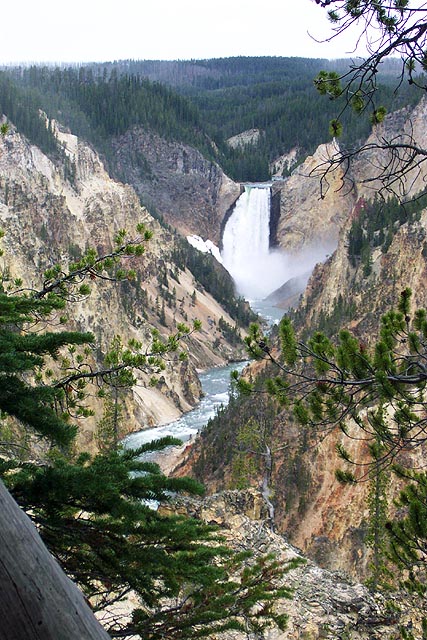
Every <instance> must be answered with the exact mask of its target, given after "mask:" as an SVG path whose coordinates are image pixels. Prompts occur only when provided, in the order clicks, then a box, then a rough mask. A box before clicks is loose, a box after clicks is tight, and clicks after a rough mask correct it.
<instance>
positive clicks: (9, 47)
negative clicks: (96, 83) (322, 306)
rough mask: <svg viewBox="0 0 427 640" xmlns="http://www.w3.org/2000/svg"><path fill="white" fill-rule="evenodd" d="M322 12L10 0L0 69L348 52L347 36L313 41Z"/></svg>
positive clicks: (148, 1) (301, 5)
mask: <svg viewBox="0 0 427 640" xmlns="http://www.w3.org/2000/svg"><path fill="white" fill-rule="evenodd" d="M325 14H326V12H325V10H324V9H321V8H319V7H318V6H317V5H316V4H315V2H314V1H313V0H269V1H268V2H266V1H265V0H264V2H260V1H259V0H257V1H255V0H211V1H210V2H206V1H205V0H120V2H118V1H117V0H71V1H67V2H64V1H63V0H39V1H35V0H14V1H12V2H11V3H8V5H7V7H6V8H5V9H4V11H3V13H2V35H1V38H0V64H4V63H10V62H79V61H86V62H89V61H90V62H93V61H111V60H119V59H129V58H131V59H140V60H142V59H145V60H175V59H180V60H188V59H198V58H218V57H227V56H239V55H242V56H303V57H311V58H313V57H316V58H327V57H329V58H336V57H344V56H347V55H351V54H352V49H353V44H354V41H353V40H351V39H348V40H347V41H345V42H344V41H343V40H342V39H337V40H336V41H335V42H334V43H331V44H319V43H317V42H315V41H314V40H313V37H315V38H317V39H322V38H324V37H326V35H327V34H330V33H331V31H330V26H329V23H328V21H327V19H326V17H325ZM310 34H311V36H313V37H310Z"/></svg>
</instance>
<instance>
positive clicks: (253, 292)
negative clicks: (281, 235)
mask: <svg viewBox="0 0 427 640" xmlns="http://www.w3.org/2000/svg"><path fill="white" fill-rule="evenodd" d="M270 193H271V190H270V185H269V184H268V185H267V184H259V185H246V186H245V191H244V193H242V195H241V196H240V198H239V199H238V200H237V202H236V205H235V208H234V211H233V212H232V214H231V216H230V218H229V219H228V221H227V223H226V225H225V228H224V233H223V237H222V246H223V248H222V252H221V257H222V260H223V264H224V266H225V268H226V269H227V271H228V272H229V273H230V274H231V276H232V278H233V279H234V282H235V283H236V287H237V290H238V292H239V293H240V294H242V295H243V296H245V297H246V298H247V299H249V300H255V299H262V298H265V297H266V296H267V295H268V294H269V293H271V292H272V291H274V290H275V289H277V288H278V287H280V286H281V285H282V284H283V283H284V282H285V280H287V278H288V277H289V268H288V259H287V257H286V256H285V255H284V254H283V253H282V252H281V251H278V250H270V198H271V196H270Z"/></svg>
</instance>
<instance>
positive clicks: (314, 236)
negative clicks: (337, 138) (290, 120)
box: [272, 143, 355, 257]
mask: <svg viewBox="0 0 427 640" xmlns="http://www.w3.org/2000/svg"><path fill="white" fill-rule="evenodd" d="M336 152H337V148H336V146H335V143H330V144H325V145H321V146H320V147H319V148H318V149H317V151H316V153H315V154H314V155H313V156H310V157H308V158H307V159H306V160H305V162H304V163H303V164H302V165H301V166H299V167H297V169H295V171H294V172H293V173H292V175H291V176H290V177H289V178H286V179H285V180H284V181H279V182H274V183H273V187H272V189H273V194H275V193H277V192H280V220H279V223H278V226H277V233H276V236H277V242H278V244H279V246H280V247H282V248H283V249H285V250H286V251H287V252H289V253H293V254H297V253H301V252H302V251H306V252H308V253H310V252H312V251H316V252H319V250H320V248H322V249H323V255H326V254H327V253H332V252H333V250H334V249H335V247H336V245H337V242H338V236H339V233H340V230H341V228H342V226H343V224H344V222H345V221H346V220H347V219H348V217H349V215H350V212H351V210H352V208H353V206H354V203H355V195H354V194H353V193H350V194H348V195H347V197H344V198H343V197H342V193H341V192H340V186H341V181H342V179H343V171H342V169H340V168H337V169H335V170H334V171H333V172H332V173H331V175H330V177H329V184H330V186H329V190H328V192H327V193H326V194H325V197H324V198H322V197H321V192H320V188H319V177H318V175H316V171H315V169H316V167H317V166H319V164H321V163H322V162H325V160H327V159H328V158H330V157H331V156H333V155H334V154H335V153H336ZM319 257H320V253H319Z"/></svg>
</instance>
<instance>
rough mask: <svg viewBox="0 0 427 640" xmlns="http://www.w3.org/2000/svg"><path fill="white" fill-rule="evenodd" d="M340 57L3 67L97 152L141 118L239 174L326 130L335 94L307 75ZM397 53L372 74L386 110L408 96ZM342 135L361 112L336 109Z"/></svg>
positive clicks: (252, 176)
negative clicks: (245, 137) (235, 139)
mask: <svg viewBox="0 0 427 640" xmlns="http://www.w3.org/2000/svg"><path fill="white" fill-rule="evenodd" d="M348 65H349V62H348V61H346V60H338V61H328V60H322V59H304V58H269V57H255V58H250V57H236V58H223V59H214V60H195V61H174V62H170V61H131V60H127V61H119V62H114V63H105V64H91V65H87V66H82V67H79V68H53V67H31V68H28V69H26V68H24V69H22V68H18V69H9V70H7V74H8V77H9V78H13V81H14V83H16V84H17V85H19V87H20V90H21V91H22V90H25V91H27V92H28V95H31V100H32V101H38V103H39V105H40V108H42V109H44V110H45V111H46V112H47V113H48V114H49V115H50V116H51V117H54V118H57V119H58V120H60V121H61V122H63V124H65V125H67V126H69V127H70V128H71V129H72V130H73V131H76V132H77V133H78V134H79V135H80V136H82V137H84V138H86V139H87V140H89V141H90V142H91V143H92V144H94V145H95V146H96V148H97V149H98V150H99V151H101V152H102V153H103V155H104V156H105V157H107V158H108V157H109V154H110V151H111V149H110V139H111V137H112V136H117V135H123V134H124V133H126V131H127V130H129V129H130V128H132V127H133V126H142V127H144V128H146V129H147V130H149V131H152V132H154V133H157V134H159V135H160V136H162V137H164V138H166V139H168V140H174V141H178V142H183V143H186V144H189V145H191V146H193V147H195V148H197V149H198V150H199V151H201V152H202V153H203V155H204V156H205V157H206V158H207V159H209V160H215V161H216V162H218V163H219V164H220V166H221V167H222V168H223V169H224V171H225V172H226V173H227V174H228V175H229V176H230V177H231V178H232V179H233V180H236V181H239V182H244V181H258V180H266V179H268V178H269V177H270V169H269V165H270V163H271V162H272V161H274V160H276V159H277V158H278V157H280V156H282V155H283V154H286V153H288V152H289V151H290V150H291V149H294V148H297V149H298V154H297V156H296V161H299V160H301V159H303V158H304V157H306V156H307V154H309V153H312V152H313V151H314V149H315V148H316V147H317V146H318V145H319V144H320V143H322V142H325V140H326V139H327V138H328V136H329V132H328V128H329V121H330V120H331V119H332V118H333V117H335V116H336V115H337V113H339V111H340V108H341V106H340V104H339V102H335V101H328V100H327V99H325V98H324V97H323V96H319V95H318V94H317V92H316V90H315V88H314V85H313V78H314V77H315V76H316V75H317V73H318V72H319V71H320V70H321V69H329V70H337V71H339V72H345V70H347V69H348ZM397 66H398V62H393V61H389V62H388V63H387V65H385V66H384V69H383V72H382V74H381V81H382V82H383V86H382V88H381V90H380V91H379V94H378V100H379V102H380V103H382V104H384V105H385V106H386V107H387V108H388V110H394V109H397V108H399V107H400V106H402V105H404V104H407V103H410V102H411V103H412V104H414V103H415V102H416V101H417V100H418V99H419V97H420V96H417V95H416V92H415V93H414V92H412V96H411V98H410V97H409V94H407V93H406V91H405V90H402V91H400V92H399V97H398V98H397V97H396V96H395V94H394V92H393V88H394V85H395V84H396V83H397V82H398V75H399V74H398V68H397ZM344 126H345V131H344V137H343V142H344V143H350V142H353V141H355V140H359V139H362V138H365V137H366V136H367V135H368V133H369V126H370V125H369V122H368V119H367V118H366V117H363V116H362V117H358V116H356V115H355V114H352V113H347V114H345V116H344ZM248 129H259V131H260V135H259V137H258V138H256V142H254V143H251V144H249V145H245V146H240V147H235V148H233V147H232V146H231V145H229V144H228V143H227V139H228V138H230V137H231V136H234V135H237V134H239V133H241V132H242V131H245V130H248Z"/></svg>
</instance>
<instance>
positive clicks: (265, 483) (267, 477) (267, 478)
mask: <svg viewBox="0 0 427 640" xmlns="http://www.w3.org/2000/svg"><path fill="white" fill-rule="evenodd" d="M262 455H263V456H264V460H265V471H264V477H263V480H262V486H261V493H262V497H263V498H264V501H265V503H266V505H267V509H268V516H269V521H270V529H271V531H274V529H275V524H274V504H273V503H272V502H271V500H270V496H271V488H270V486H271V474H272V471H273V456H272V453H271V449H270V447H269V446H268V445H267V444H266V445H265V453H263V454H262Z"/></svg>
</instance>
